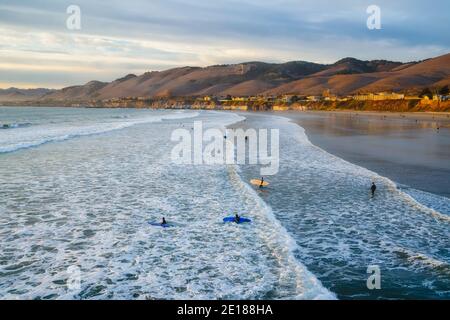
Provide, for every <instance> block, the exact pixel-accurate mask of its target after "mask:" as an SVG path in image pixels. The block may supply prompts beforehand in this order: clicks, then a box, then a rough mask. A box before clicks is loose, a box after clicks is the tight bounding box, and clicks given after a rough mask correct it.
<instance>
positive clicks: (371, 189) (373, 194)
mask: <svg viewBox="0 0 450 320" xmlns="http://www.w3.org/2000/svg"><path fill="white" fill-rule="evenodd" d="M376 190H377V186H376V185H375V182H372V187H370V191H372V198H373V197H375V191H376Z"/></svg>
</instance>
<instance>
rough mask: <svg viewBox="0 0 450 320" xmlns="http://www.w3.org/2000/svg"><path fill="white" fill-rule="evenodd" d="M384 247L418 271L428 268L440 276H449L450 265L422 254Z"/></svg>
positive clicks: (399, 248) (400, 248) (404, 249)
mask: <svg viewBox="0 0 450 320" xmlns="http://www.w3.org/2000/svg"><path fill="white" fill-rule="evenodd" d="M386 247H387V248H389V249H390V250H391V251H392V252H393V253H395V254H397V256H398V257H399V258H401V259H404V260H405V261H407V262H408V263H410V264H412V265H413V266H415V267H416V268H419V269H423V268H430V269H432V270H434V271H437V272H439V273H442V274H446V275H449V274H450V264H449V263H447V262H445V261H441V260H438V259H435V258H433V257H430V256H428V255H426V254H424V253H420V252H414V251H411V250H409V249H406V248H402V247H395V246H394V247H393V246H386Z"/></svg>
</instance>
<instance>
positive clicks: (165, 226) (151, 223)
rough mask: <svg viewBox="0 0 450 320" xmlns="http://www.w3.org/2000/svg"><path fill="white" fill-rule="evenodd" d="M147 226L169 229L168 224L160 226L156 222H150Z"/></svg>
mask: <svg viewBox="0 0 450 320" xmlns="http://www.w3.org/2000/svg"><path fill="white" fill-rule="evenodd" d="M148 224H149V225H151V226H154V227H161V228H170V224H168V223H165V224H161V223H158V222H151V221H149V223H148Z"/></svg>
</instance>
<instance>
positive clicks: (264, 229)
mask: <svg viewBox="0 0 450 320" xmlns="http://www.w3.org/2000/svg"><path fill="white" fill-rule="evenodd" d="M245 116H246V117H247V119H246V121H245V125H247V126H249V127H252V128H260V127H262V128H271V127H275V128H279V129H280V172H279V173H278V174H277V175H275V176H273V177H267V180H270V182H271V185H270V186H269V188H267V189H265V190H259V189H257V188H256V189H255V188H253V187H252V186H250V185H249V184H248V183H247V181H249V179H251V178H255V177H259V167H258V166H246V165H241V166H236V165H214V166H208V165H200V166H198V165H197V166H194V165H174V164H173V163H172V162H171V159H170V154H171V150H172V148H173V146H174V145H175V144H174V143H173V142H171V141H170V136H171V133H172V132H173V131H174V130H175V129H177V128H188V129H190V128H192V126H193V121H199V120H201V121H203V123H204V126H205V127H206V128H220V129H222V130H223V129H224V127H225V126H228V125H230V126H233V124H235V123H237V122H239V121H241V120H243V119H244V118H243V117H242V116H239V115H236V114H232V113H219V112H205V111H199V112H196V111H152V110H128V109H127V110H119V109H115V110H108V109H64V108H0V123H1V124H8V126H7V128H5V129H1V130H0V183H1V185H2V188H1V189H0V242H1V243H2V246H1V248H0V298H2V299H13V298H21V299H39V298H41V299H334V298H340V299H359V298H363V299H372V298H450V268H449V263H450V252H449V248H450V246H449V244H450V243H449V235H450V233H449V231H450V228H449V223H450V219H449V216H448V215H446V212H445V211H446V210H447V209H448V208H449V207H450V206H449V204H448V202H446V198H442V197H438V198H436V199H435V200H433V201H434V202H436V201H440V206H439V208H443V209H442V210H441V211H442V212H441V211H437V210H432V209H430V208H428V207H426V206H425V205H423V204H421V203H418V202H417V201H416V200H414V199H413V198H411V197H410V196H409V195H407V194H405V193H403V192H402V191H401V190H398V189H397V188H396V185H395V184H394V183H393V182H392V181H390V180H388V179H386V178H383V177H381V176H378V175H377V174H376V173H373V172H370V171H368V170H366V169H364V168H361V167H358V166H355V165H353V164H350V163H348V162H345V161H343V160H341V159H339V158H337V157H334V156H332V155H330V154H328V153H326V152H325V151H323V150H321V149H319V148H317V147H315V146H313V145H312V144H311V143H310V142H309V141H308V139H307V137H306V135H305V133H304V131H303V129H302V128H300V127H299V126H297V125H295V124H292V123H290V122H288V120H287V119H284V118H281V117H272V116H263V115H261V116H257V115H245ZM372 180H375V181H376V182H377V185H378V186H379V192H378V194H377V196H376V197H375V198H374V199H371V198H370V196H369V195H368V192H367V184H368V183H369V185H370V182H371V181H372ZM430 196H433V195H430ZM422 197H427V194H425V195H423V194H422ZM234 213H241V214H243V215H244V216H248V217H249V218H251V219H252V220H253V222H252V224H247V225H236V224H223V222H222V218H223V217H224V216H230V215H233V214H234ZM162 216H164V217H166V219H167V220H168V221H170V222H171V223H173V225H174V227H172V228H167V229H163V228H159V227H154V226H151V225H150V224H149V222H157V221H159V220H160V219H161V217H162ZM373 264H376V265H379V266H380V269H381V284H382V288H381V290H374V291H370V290H368V289H367V287H366V280H367V277H368V274H367V267H368V266H369V265H373ZM73 267H77V268H79V269H78V270H79V280H80V286H79V287H78V286H77V287H75V288H74V287H71V286H70V285H69V284H70V281H71V279H72V277H73V273H71V272H70V268H73ZM243 275H244V276H243Z"/></svg>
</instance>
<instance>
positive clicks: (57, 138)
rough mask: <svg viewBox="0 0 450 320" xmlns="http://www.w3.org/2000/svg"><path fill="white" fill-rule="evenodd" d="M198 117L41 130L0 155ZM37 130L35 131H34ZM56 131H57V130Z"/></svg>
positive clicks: (182, 114)
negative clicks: (53, 132) (136, 126)
mask: <svg viewBox="0 0 450 320" xmlns="http://www.w3.org/2000/svg"><path fill="white" fill-rule="evenodd" d="M198 115H199V113H198V112H193V113H188V112H180V113H175V114H167V115H160V116H150V117H145V118H140V119H133V120H129V121H123V122H119V121H117V122H106V123H100V124H95V125H88V126H83V127H74V128H73V129H70V130H69V132H67V131H68V130H67V127H65V126H64V127H62V128H61V130H60V131H59V132H56V133H55V134H54V135H50V136H49V135H47V134H46V131H47V130H48V128H45V127H44V128H42V130H41V132H42V135H41V136H38V137H31V138H27V139H24V141H17V142H13V143H10V144H6V145H2V146H0V154H1V153H10V152H15V151H18V150H22V149H28V148H33V147H38V146H41V145H44V144H47V143H51V142H61V141H65V140H70V139H73V138H78V137H83V136H90V135H97V134H103V133H107V132H111V131H115V130H121V129H125V128H129V127H132V126H135V125H139V124H146V123H154V122H161V121H164V120H178V119H186V118H194V117H197V116H198ZM36 130H37V129H36ZM57 131H58V130H57Z"/></svg>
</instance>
